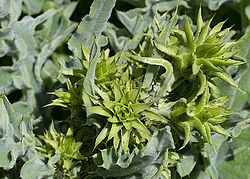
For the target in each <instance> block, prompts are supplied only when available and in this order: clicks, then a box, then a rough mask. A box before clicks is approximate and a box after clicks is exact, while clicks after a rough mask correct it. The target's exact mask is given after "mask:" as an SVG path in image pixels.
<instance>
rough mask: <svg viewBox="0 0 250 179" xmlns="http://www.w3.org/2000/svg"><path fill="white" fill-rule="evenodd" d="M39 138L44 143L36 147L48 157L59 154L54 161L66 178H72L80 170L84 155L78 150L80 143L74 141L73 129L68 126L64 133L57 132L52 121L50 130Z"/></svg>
mask: <svg viewBox="0 0 250 179" xmlns="http://www.w3.org/2000/svg"><path fill="white" fill-rule="evenodd" d="M41 139H42V141H43V142H44V143H45V144H44V146H40V147H37V149H38V150H39V151H41V152H42V153H44V154H45V157H46V158H48V159H49V158H51V157H52V156H54V155H55V154H59V155H60V159H59V160H58V161H57V163H56V165H57V168H58V169H59V173H62V174H63V176H64V177H66V178H74V177H75V176H74V175H76V173H78V172H79V170H80V166H81V161H83V160H84V156H83V155H82V154H81V153H80V151H79V150H80V148H81V146H82V143H81V142H76V141H75V138H74V136H73V129H72V128H69V129H68V131H67V133H66V134H63V133H58V132H57V131H56V130H55V127H54V124H53V123H52V124H51V126H50V130H49V131H46V132H45V134H44V135H43V136H41Z"/></svg>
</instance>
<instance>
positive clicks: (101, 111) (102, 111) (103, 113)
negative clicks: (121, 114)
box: [88, 106, 112, 117]
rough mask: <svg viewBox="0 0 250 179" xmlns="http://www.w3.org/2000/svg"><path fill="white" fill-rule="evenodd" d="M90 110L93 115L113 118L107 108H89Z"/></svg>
mask: <svg viewBox="0 0 250 179" xmlns="http://www.w3.org/2000/svg"><path fill="white" fill-rule="evenodd" d="M88 110H89V111H90V112H91V113H93V114H99V115H101V116H106V117H112V115H111V114H110V112H109V111H108V110H107V109H106V108H105V107H102V106H92V107H89V108H88Z"/></svg>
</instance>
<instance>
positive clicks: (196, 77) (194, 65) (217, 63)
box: [130, 9, 245, 147]
mask: <svg viewBox="0 0 250 179" xmlns="http://www.w3.org/2000/svg"><path fill="white" fill-rule="evenodd" d="M211 21H212V18H211V19H210V20H209V21H208V22H206V23H205V22H203V20H202V15H201V9H199V13H198V18H197V29H196V32H195V33H193V31H192V29H191V26H190V23H189V20H188V18H187V17H186V18H185V24H184V29H183V30H180V29H179V27H178V25H174V24H175V23H177V19H175V16H174V17H173V18H172V19H171V20H170V22H169V23H167V25H165V26H163V27H162V26H161V23H160V22H158V21H157V19H156V20H155V23H156V25H155V26H156V27H157V28H152V27H154V25H151V28H149V31H148V33H147V34H146V35H145V39H146V40H144V42H143V43H142V45H141V46H140V49H139V51H138V53H136V52H133V55H130V59H134V60H136V61H139V62H142V63H144V64H146V65H149V66H150V65H151V66H162V67H164V68H165V73H162V72H161V73H159V72H160V71H158V72H157V71H156V72H155V73H154V75H155V77H154V80H152V82H151V85H153V84H157V83H160V84H161V85H160V87H159V90H158V91H156V92H155V94H156V95H154V96H155V98H154V100H153V102H154V103H155V102H159V103H158V106H157V105H155V106H154V108H155V111H158V113H160V114H162V115H163V116H165V118H166V120H165V121H168V122H167V123H168V124H167V125H170V126H171V125H172V127H174V126H176V127H177V129H175V128H173V130H177V131H176V132H178V130H180V131H182V132H184V135H185V137H184V142H183V146H182V147H185V145H186V144H187V143H188V142H189V141H190V139H191V136H192V131H193V130H198V131H199V133H200V134H201V136H203V137H204V139H205V140H206V141H207V142H210V137H211V131H214V132H216V133H220V134H223V135H226V136H229V133H228V132H227V131H226V130H225V129H223V128H222V127H221V125H220V124H221V123H223V122H225V121H226V120H228V119H229V118H228V115H229V114H232V111H230V110H229V109H227V108H226V105H225V103H226V101H227V100H226V99H227V97H221V96H220V92H219V89H218V88H217V87H216V85H215V84H214V82H213V78H215V77H217V78H220V79H221V80H223V81H225V82H227V83H229V84H230V85H232V86H234V87H236V88H237V89H239V88H238V86H237V84H236V82H235V81H234V80H233V79H232V77H231V76H230V75H229V74H228V73H227V71H226V69H225V67H227V66H238V65H241V64H244V63H245V62H244V61H243V60H239V59H238V58H237V57H235V55H236V53H237V52H236V51H233V50H232V49H233V45H234V44H235V42H230V41H227V38H226V36H227V35H228V34H229V32H230V28H227V29H224V30H221V29H222V26H223V24H224V23H225V21H224V22H221V23H219V24H217V25H215V26H214V27H213V28H212V29H211V28H210V24H211ZM170 26H172V28H170ZM152 29H153V32H152ZM155 29H156V30H155ZM158 70H159V68H158ZM145 78H146V77H145ZM145 78H144V79H145ZM151 91H152V90H151ZM162 101H164V102H163V103H162ZM172 104H174V105H172ZM160 106H161V107H160ZM164 106H165V108H164ZM169 106H171V107H169ZM169 121H170V122H169Z"/></svg>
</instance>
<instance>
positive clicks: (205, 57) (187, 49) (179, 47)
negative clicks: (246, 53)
mask: <svg viewBox="0 0 250 179" xmlns="http://www.w3.org/2000/svg"><path fill="white" fill-rule="evenodd" d="M212 19H213V18H211V19H210V20H209V21H207V22H203V20H202V15H201V9H199V13H198V17H197V28H196V32H195V33H193V31H192V29H191V26H190V23H189V20H188V17H186V18H185V24H184V30H180V29H179V27H178V25H176V26H175V28H174V29H173V30H172V32H171V36H170V40H169V42H168V43H165V44H164V43H161V41H159V40H158V41H157V40H156V41H154V45H155V46H156V48H157V49H158V50H160V51H161V52H163V53H165V54H166V55H167V56H169V57H171V58H170V59H172V60H173V64H174V65H175V67H176V70H177V69H178V71H180V73H181V74H182V76H183V77H185V78H187V79H189V80H192V79H193V78H195V76H197V75H198V74H199V73H201V74H205V75H206V78H207V80H209V77H208V76H209V75H212V76H216V77H219V78H221V79H222V80H224V81H226V82H228V83H229V84H230V85H232V86H234V87H236V88H238V87H237V84H236V83H235V82H234V80H233V79H232V78H231V77H230V76H229V75H228V74H227V72H226V71H225V69H224V68H223V67H227V66H238V65H241V64H243V63H245V62H244V61H239V60H235V56H234V55H235V54H236V53H237V52H235V51H232V48H233V45H234V44H235V42H230V41H229V42H228V41H227V38H226V37H227V35H228V34H229V32H230V28H226V29H224V30H221V29H222V27H223V25H224V23H225V21H223V22H220V23H218V24H217V25H215V26H214V27H213V28H212V29H211V28H210V24H211V21H212ZM161 33H162V32H160V34H159V36H161Z"/></svg>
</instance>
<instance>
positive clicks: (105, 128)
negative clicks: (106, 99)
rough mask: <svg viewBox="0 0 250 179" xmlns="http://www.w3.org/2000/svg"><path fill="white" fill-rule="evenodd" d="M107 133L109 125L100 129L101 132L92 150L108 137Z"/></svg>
mask: <svg viewBox="0 0 250 179" xmlns="http://www.w3.org/2000/svg"><path fill="white" fill-rule="evenodd" d="M109 132H110V124H109V123H107V124H106V125H105V127H104V128H103V129H102V131H101V132H100V133H99V134H98V136H97V137H96V140H95V146H94V149H95V148H96V147H97V146H98V145H99V144H100V143H101V142H102V141H103V140H104V139H105V138H106V137H107V136H108V135H109ZM94 149H93V150H94Z"/></svg>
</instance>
